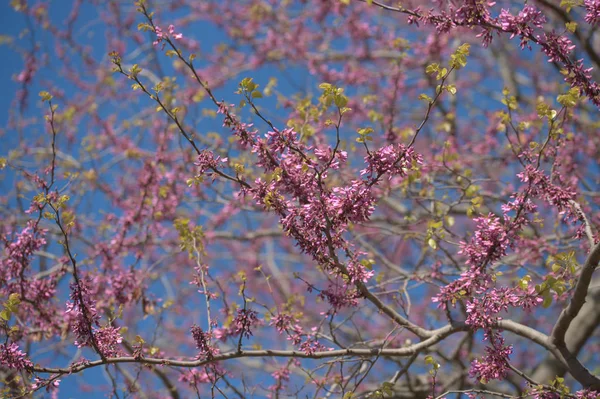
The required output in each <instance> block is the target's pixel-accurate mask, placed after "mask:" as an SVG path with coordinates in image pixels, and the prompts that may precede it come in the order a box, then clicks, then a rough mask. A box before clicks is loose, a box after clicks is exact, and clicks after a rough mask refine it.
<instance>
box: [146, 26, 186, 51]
mask: <svg viewBox="0 0 600 399" xmlns="http://www.w3.org/2000/svg"><path fill="white" fill-rule="evenodd" d="M154 33H156V40H155V41H154V42H153V43H152V44H153V45H155V46H156V45H158V44H159V43H162V48H163V49H164V48H165V43H164V40H166V39H168V38H169V37H172V38H173V39H175V40H179V39H181V38H182V37H183V34H182V33H175V27H174V26H173V25H169V28H168V29H167V32H164V31H163V30H162V29H161V27H160V26H156V27H155V28H154Z"/></svg>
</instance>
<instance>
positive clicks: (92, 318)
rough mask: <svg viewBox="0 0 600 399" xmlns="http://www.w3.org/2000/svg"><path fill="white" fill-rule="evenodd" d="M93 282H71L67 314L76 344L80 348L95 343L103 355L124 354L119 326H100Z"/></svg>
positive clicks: (86, 280)
mask: <svg viewBox="0 0 600 399" xmlns="http://www.w3.org/2000/svg"><path fill="white" fill-rule="evenodd" d="M91 284H92V283H91V281H90V280H88V279H82V280H80V281H79V285H78V284H76V283H72V284H71V295H70V298H71V300H70V301H67V310H66V311H65V315H66V316H68V318H69V322H70V324H71V328H72V330H73V333H74V334H75V337H76V340H75V345H77V347H79V348H81V347H84V346H89V347H93V346H94V343H95V344H96V348H97V349H98V350H99V351H100V353H101V354H102V356H104V357H116V356H119V355H120V354H122V352H121V350H120V348H119V344H120V343H121V342H122V341H123V337H122V336H121V334H120V332H119V329H118V328H115V327H112V326H109V325H107V326H103V327H101V326H100V314H99V313H98V310H97V309H96V300H94V299H93V298H92V292H91V289H90V286H91ZM82 301H83V302H82Z"/></svg>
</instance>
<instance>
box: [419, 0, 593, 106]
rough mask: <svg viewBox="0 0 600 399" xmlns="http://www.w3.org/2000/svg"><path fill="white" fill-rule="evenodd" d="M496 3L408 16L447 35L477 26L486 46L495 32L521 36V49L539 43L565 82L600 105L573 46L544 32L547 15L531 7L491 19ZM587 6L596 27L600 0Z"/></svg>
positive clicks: (587, 1)
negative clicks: (557, 65) (559, 66)
mask: <svg viewBox="0 0 600 399" xmlns="http://www.w3.org/2000/svg"><path fill="white" fill-rule="evenodd" d="M494 5H495V2H493V1H490V2H487V3H486V2H482V1H476V0H469V1H465V2H464V4H463V5H462V6H461V7H459V8H454V7H453V6H450V7H449V8H448V10H442V11H440V12H438V13H434V12H433V10H429V11H428V12H426V13H423V12H422V11H421V8H416V9H414V10H412V11H411V12H410V14H409V18H408V21H409V23H418V22H422V23H425V24H431V25H433V26H435V27H436V29H437V30H438V32H448V31H450V29H452V28H454V27H459V26H467V27H476V28H478V29H481V32H480V34H479V35H478V36H479V37H481V38H482V40H483V44H484V45H485V46H487V45H489V44H490V43H491V42H492V38H493V32H494V31H496V33H498V34H499V33H500V32H501V31H503V32H507V33H510V34H511V37H514V36H519V37H520V39H521V48H530V42H532V41H533V42H536V43H537V44H538V45H539V46H540V47H541V48H542V51H543V52H544V53H545V54H546V56H547V57H548V61H549V62H557V63H560V64H562V65H563V66H564V67H565V69H566V70H567V71H568V72H569V73H568V74H565V81H566V82H567V83H569V84H570V85H571V86H572V87H578V88H579V89H581V90H582V91H583V92H584V93H586V95H587V96H588V98H589V99H590V100H591V101H592V102H593V103H594V104H595V105H596V106H600V86H599V85H598V84H597V83H596V82H593V81H592V80H591V74H590V72H591V68H585V67H584V61H583V59H579V60H577V61H574V62H573V61H572V60H571V52H572V51H573V49H574V45H573V43H572V42H571V40H570V39H569V38H568V37H566V36H565V35H564V34H558V33H556V32H554V31H551V32H544V31H543V30H544V29H543V28H544V23H545V21H546V19H545V17H544V15H543V14H542V13H541V12H540V11H539V10H538V9H536V8H535V7H533V6H532V5H525V6H524V7H523V9H521V10H520V11H519V12H518V14H517V15H514V14H513V13H511V12H510V11H509V10H505V9H503V10H501V12H500V14H499V16H498V17H497V18H494V17H492V16H491V13H490V11H489V8H490V7H492V6H494ZM584 6H585V8H586V11H587V14H586V17H585V20H586V22H588V23H590V24H597V23H598V21H599V20H600V11H599V10H600V2H599V1H598V0H585V2H584Z"/></svg>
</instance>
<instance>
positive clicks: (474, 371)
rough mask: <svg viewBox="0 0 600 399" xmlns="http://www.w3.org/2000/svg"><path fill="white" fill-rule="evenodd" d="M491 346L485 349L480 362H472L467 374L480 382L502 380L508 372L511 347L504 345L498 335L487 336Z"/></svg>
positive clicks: (502, 339) (476, 360)
mask: <svg viewBox="0 0 600 399" xmlns="http://www.w3.org/2000/svg"><path fill="white" fill-rule="evenodd" d="M489 338H490V340H491V341H492V342H491V345H490V346H488V347H487V348H485V351H486V353H487V354H486V355H485V356H484V358H483V359H482V361H480V360H479V359H475V360H473V362H472V363H471V369H470V370H469V374H470V375H471V377H474V378H476V379H478V380H480V381H484V383H485V382H488V381H491V380H502V379H504V378H505V377H506V374H507V373H508V371H509V370H510V369H509V367H508V358H509V356H510V354H511V353H512V352H513V348H512V345H504V338H502V336H501V335H500V334H492V335H491V336H489Z"/></svg>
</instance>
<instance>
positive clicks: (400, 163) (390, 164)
mask: <svg viewBox="0 0 600 399" xmlns="http://www.w3.org/2000/svg"><path fill="white" fill-rule="evenodd" d="M365 163H366V164H367V167H366V168H365V169H363V170H362V171H361V172H360V174H361V175H362V176H365V175H366V176H367V179H368V180H369V183H375V182H377V181H378V180H379V178H380V177H381V176H383V175H387V177H388V179H392V178H393V177H396V176H400V177H405V176H406V175H407V174H408V172H409V171H410V170H411V168H412V167H413V165H416V164H422V163H423V158H422V156H421V155H420V154H417V153H416V152H415V150H414V148H412V147H407V146H405V145H404V144H390V145H387V146H384V147H382V148H380V149H378V150H377V151H375V152H372V153H370V154H368V155H367V156H366V157H365Z"/></svg>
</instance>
